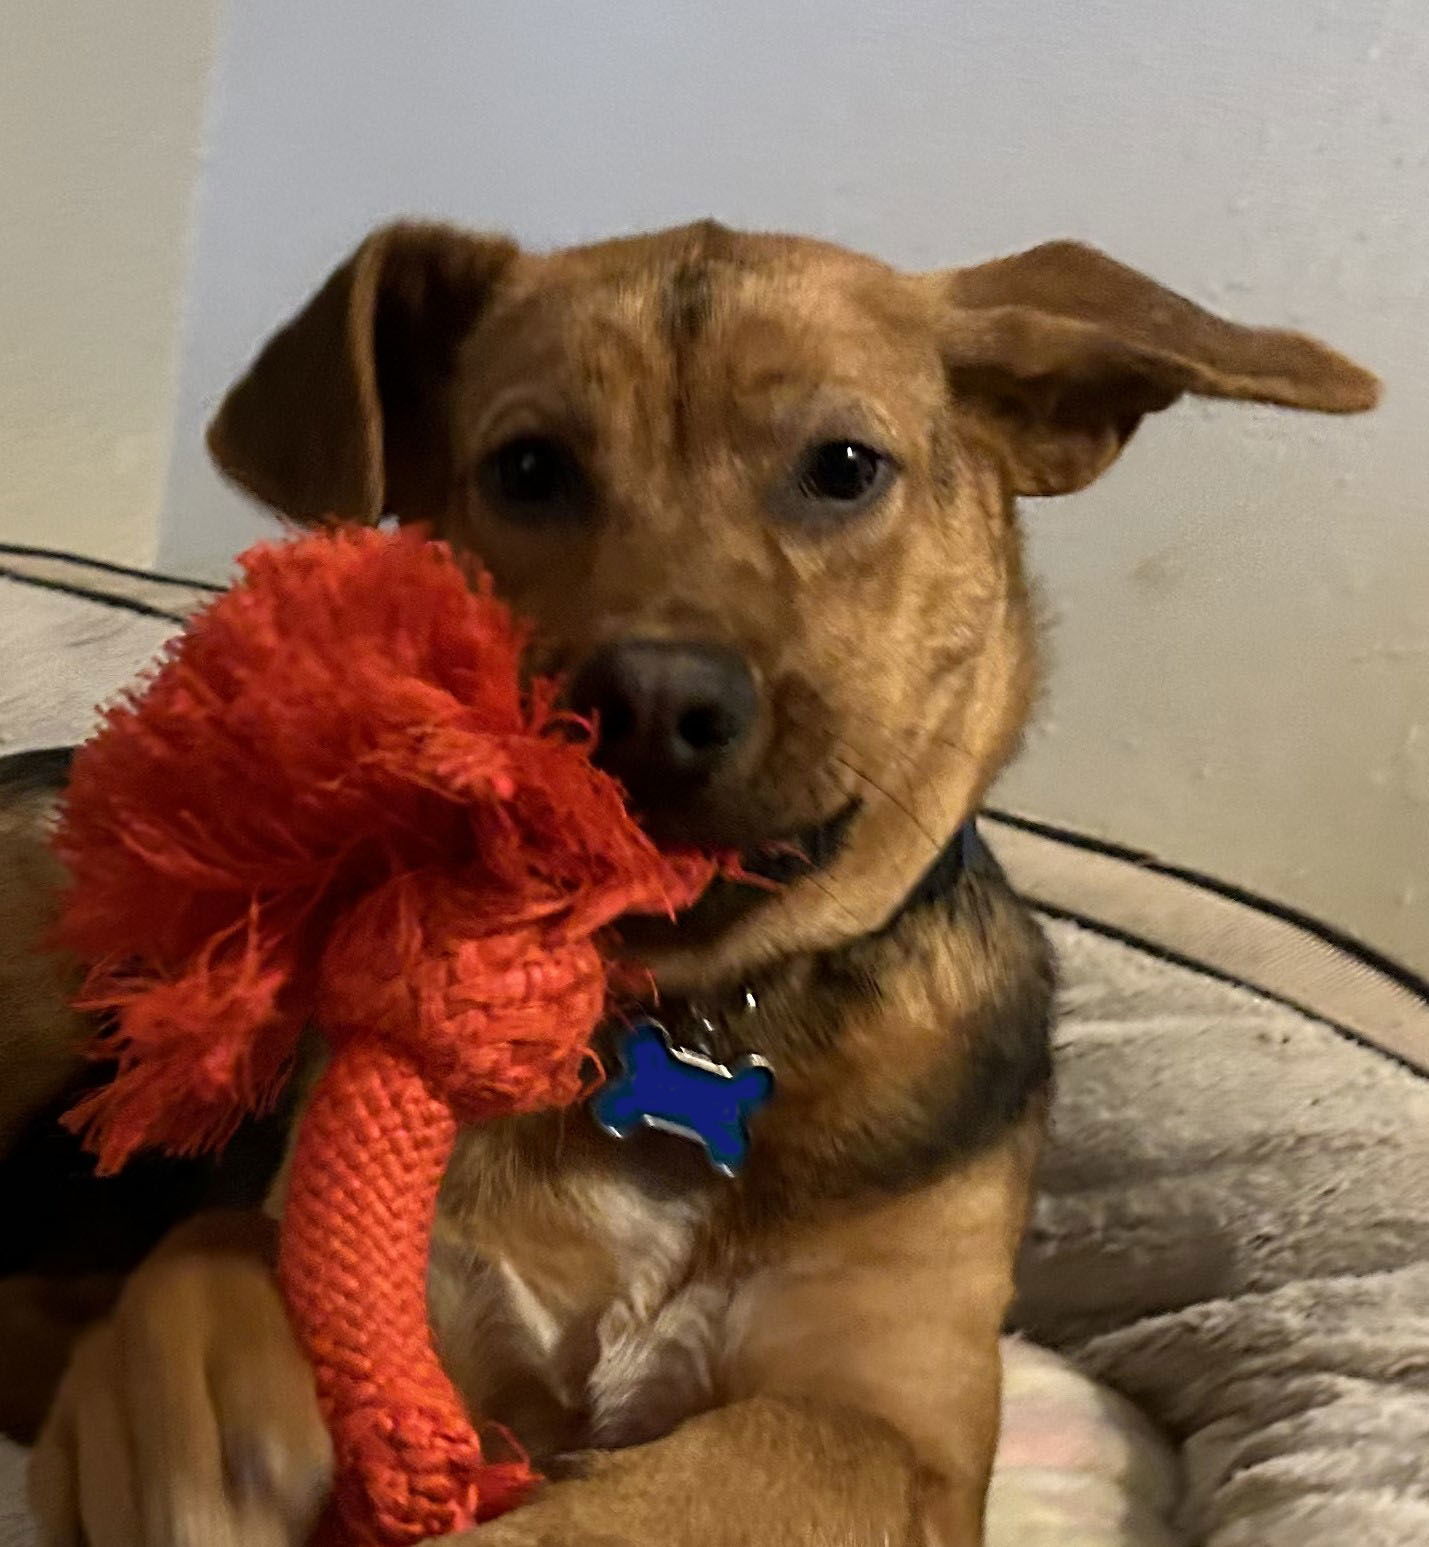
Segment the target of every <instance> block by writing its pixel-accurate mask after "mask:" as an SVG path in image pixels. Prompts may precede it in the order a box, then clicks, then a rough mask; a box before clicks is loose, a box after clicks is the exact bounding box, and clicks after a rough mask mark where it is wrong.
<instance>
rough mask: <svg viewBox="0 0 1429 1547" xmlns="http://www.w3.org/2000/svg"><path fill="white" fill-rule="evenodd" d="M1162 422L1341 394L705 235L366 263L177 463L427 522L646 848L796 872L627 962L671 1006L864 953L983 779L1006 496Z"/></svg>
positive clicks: (428, 249)
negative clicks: (592, 730) (656, 980)
mask: <svg viewBox="0 0 1429 1547" xmlns="http://www.w3.org/2000/svg"><path fill="white" fill-rule="evenodd" d="M1183 393H1196V394H1202V395H1207V396H1213V397H1223V398H1243V399H1252V400H1256V401H1261V402H1270V403H1280V404H1285V405H1288V406H1291V407H1296V408H1308V409H1320V410H1326V411H1330V412H1354V411H1357V410H1361V409H1365V408H1368V407H1370V406H1371V405H1372V404H1373V403H1374V401H1375V397H1376V393H1377V385H1376V383H1375V381H1374V378H1373V377H1371V376H1369V375H1368V374H1367V373H1366V372H1364V371H1363V370H1361V369H1359V368H1358V367H1357V366H1355V365H1353V364H1352V363H1351V362H1349V361H1348V360H1346V359H1344V358H1343V357H1341V356H1340V355H1337V354H1335V353H1334V352H1333V351H1331V350H1329V349H1327V348H1325V347H1324V346H1323V345H1321V344H1318V343H1316V342H1314V341H1313V340H1311V339H1307V338H1304V337H1301V336H1299V335H1296V334H1291V333H1286V332H1281V331H1277V330H1271V329H1257V328H1244V327H1239V326H1237V325H1235V324H1233V323H1229V322H1225V321H1222V320H1221V319H1219V318H1217V317H1213V316H1211V315H1210V314H1208V313H1207V312H1205V311H1202V310H1201V309H1200V308H1198V307H1196V306H1194V305H1192V304H1191V303H1190V302H1188V301H1185V300H1183V299H1181V298H1180V297H1178V296H1175V295H1173V294H1171V293H1170V292H1168V291H1166V290H1164V289H1162V288H1161V287H1160V286H1158V285H1157V284H1155V283H1154V282H1152V281H1151V280H1149V279H1146V278H1144V277H1143V276H1141V275H1140V274H1137V273H1135V272H1133V271H1132V270H1130V269H1127V268H1124V267H1122V266H1121V265H1120V264H1117V263H1114V262H1113V261H1112V260H1111V259H1109V258H1106V257H1104V256H1102V255H1101V254H1100V253H1097V252H1095V251H1092V250H1091V249H1089V248H1086V247H1081V246H1078V245H1075V244H1071V243H1054V244H1051V245H1048V246H1044V247H1039V248H1036V249H1034V250H1033V251H1030V252H1027V253H1024V254H1022V255H1020V256H1017V257H1012V258H1006V259H1002V260H999V261H995V262H991V263H986V264H983V265H981V266H978V267H974V268H968V269H954V270H948V271H944V272H939V273H933V274H903V273H899V272H896V271H895V270H893V269H890V268H888V267H886V266H885V265H884V264H881V263H878V262H876V261H874V260H872V259H869V258H865V257H859V256H856V255H854V254H852V253H848V252H845V251H843V250H841V249H839V248H835V247H831V246H827V245H824V244H821V243H817V242H812V241H803V240H798V239H794V238H788V237H775V236H751V235H741V234H737V233H734V232H730V231H727V230H724V229H723V228H721V227H719V226H716V225H712V224H705V225H699V226H694V227H690V228H685V229H681V230H676V231H670V232H666V233H663V234H661V235H656V236H650V237H641V238H636V239H631V240H623V241H616V242H609V243H605V244H602V245H599V246H595V247H588V248H581V249H576V250H572V251H567V252H560V253H556V254H555V255H552V256H532V255H528V254H526V253H523V252H520V251H519V250H518V249H517V248H516V247H515V246H513V245H512V244H511V243H510V242H508V241H504V240H500V239H493V238H486V237H480V236H473V235H468V234H466V233H462V232H459V231H455V230H451V229H448V228H445V227H433V226H423V225H398V226H393V227H390V228H387V229H385V230H381V231H379V232H377V233H376V234H375V235H373V236H372V237H370V238H369V239H368V240H367V241H366V242H364V243H363V245H362V246H361V247H360V248H359V249H358V251H357V252H356V253H355V254H354V255H353V257H352V258H351V259H350V260H349V261H348V262H347V263H346V264H344V265H343V266H342V267H341V268H340V269H338V270H337V272H336V273H335V274H333V275H332V277H331V278H330V279H329V280H328V281H327V283H326V284H325V285H324V286H323V288H322V289H321V290H320V291H319V292H318V294H317V295H316V296H315V297H314V298H313V300H312V301H311V302H309V304H308V305H307V306H306V308H305V309H304V310H303V311H302V312H300V313H299V315H298V316H297V317H296V318H295V319H294V320H293V321H292V322H291V323H289V324H288V326H287V327H286V328H284V329H283V330H282V331H281V332H280V333H278V334H277V335H276V336H275V337H274V338H273V339H272V340H271V342H270V343H269V344H268V345H267V346H266V348H265V349H264V350H263V351H262V353H261V354H260V355H259V356H258V358H257V360H256V361H255V363H254V364H253V366H252V368H251V369H250V371H249V372H248V374H247V375H246V376H245V377H244V378H243V379H242V380H241V381H240V382H239V383H238V385H237V386H236V387H235V388H234V389H233V391H232V392H231V393H230V395H229V397H228V398H227V400H226V401H225V403H224V404H223V406H222V408H221V409H220V411H219V414H218V416H217V418H216V420H215V421H214V424H213V426H212V429H211V432H210V446H211V449H212V451H213V454H214V456H215V458H216V460H217V461H218V463H219V465H220V467H221V468H222V469H223V470H224V471H225V472H226V473H227V474H229V476H231V477H232V478H234V479H235V480H236V481H237V482H238V483H239V484H241V485H242V486H243V487H245V488H246V489H248V490H249V491H250V492H251V493H253V494H255V495H257V496H258V497H259V498H260V499H262V500H264V501H266V502H267V503H268V504H270V505H272V506H274V507H276V509H277V510H279V511H280V512H282V513H284V514H286V515H287V516H289V517H291V518H293V519H296V520H298V521H304V522H311V521H319V520H328V519H340V520H351V521H373V520H376V519H378V518H379V517H381V516H383V515H384V514H388V513H395V514H397V515H398V516H400V517H401V518H403V519H409V520H423V521H428V522H430V523H432V524H433V525H434V526H435V528H436V529H437V531H438V532H440V533H441V534H442V535H443V536H445V537H447V538H448V539H450V540H451V541H452V542H453V543H455V544H457V545H459V546H461V547H463V548H469V549H473V550H475V551H476V552H477V553H478V554H479V555H480V556H481V558H482V559H483V560H484V561H485V563H486V564H487V566H488V567H489V568H490V569H491V571H492V572H493V574H494V575H495V577H496V580H497V584H498V586H499V588H500V589H501V591H502V592H503V594H504V595H505V596H506V597H507V598H508V599H509V600H510V601H511V602H512V604H513V605H514V606H515V607H516V608H517V609H519V611H520V612H522V613H523V614H525V615H526V616H527V617H528V618H529V619H531V620H532V621H533V622H534V624H535V627H536V637H535V644H534V647H533V654H534V657H535V660H534V664H535V665H537V666H539V667H540V668H543V669H554V670H558V671H560V672H563V673H565V674H566V675H567V677H568V679H569V681H570V683H571V691H572V694H573V697H574V698H575V700H576V702H577V704H578V706H579V707H581V708H584V709H589V710H593V711H594V712H595V713H596V714H597V716H598V719H599V724H600V728H601V748H600V752H601V756H602V757H603V758H604V759H605V760H606V761H607V763H608V764H609V766H610V767H611V768H612V769H613V770H614V771H615V772H617V773H618V774H619V775H620V776H621V778H622V779H623V780H624V781H625V783H626V784H627V786H628V788H629V789H630V791H631V792H632V795H633V797H634V800H635V802H636V804H637V806H638V807H639V808H640V809H641V810H642V812H643V813H644V815H645V817H646V819H647V820H648V821H649V823H650V824H651V825H652V827H653V828H654V829H655V830H656V832H657V833H663V834H666V835H671V836H678V837H681V838H689V839H695V840H709V841H716V842H719V843H721V844H736V845H738V846H740V847H741V848H743V849H744V850H745V851H746V852H748V853H750V854H751V855H752V856H753V855H757V854H759V853H760V852H761V851H763V850H764V849H765V848H766V846H768V845H769V844H771V843H777V842H783V841H787V842H793V843H796V844H803V845H805V846H807V847H809V848H810V849H811V850H812V851H813V852H814V853H815V854H817V855H818V857H819V858H820V860H821V861H822V864H821V866H820V868H819V869H818V870H817V871H816V872H814V873H811V874H808V875H807V876H805V877H803V878H802V879H800V880H797V881H795V882H794V883H793V884H791V885H789V886H788V887H786V888H785V889H784V890H782V891H781V892H779V893H778V894H777V895H775V896H772V897H768V898H764V899H762V900H752V899H755V898H756V897H757V894H750V897H749V898H746V899H744V900H743V901H742V903H741V905H740V906H738V907H734V908H730V907H726V906H721V905H719V904H712V906H711V907H710V908H708V909H706V910H705V911H704V913H703V914H702V915H699V916H697V917H696V918H695V919H694V920H693V921H691V922H690V923H688V924H686V925H685V926H684V927H683V929H682V930H681V931H680V932H678V933H675V934H672V935H671V936H670V937H669V938H668V939H655V938H651V939H649V940H647V941H645V942H644V947H643V948H644V949H645V950H647V951H648V952H649V953H650V955H651V957H652V959H653V960H655V962H656V963H657V965H658V966H659V967H660V970H661V972H662V974H663V976H664V977H665V979H666V980H667V982H670V983H672V984H675V985H683V986H690V985H692V984H696V983H698V982H700V981H701V980H703V979H708V978H709V977H711V976H719V975H724V974H726V973H728V972H732V971H737V970H742V969H743V968H745V967H747V966H749V965H752V964H753V963H754V962H756V961H757V960H759V959H760V958H768V957H770V956H773V955H775V954H779V953H783V952H786V951H789V950H793V949H810V948H816V947H820V946H825V945H829V944H831V943H833V942H834V941H836V940H837V939H839V938H841V937H844V936H847V935H849V934H852V933H855V932H863V931H866V930H868V929H870V928H873V927H876V926H877V925H878V924H879V923H881V922H882V921H883V920H884V919H885V918H886V917H887V916H888V915H889V914H890V912H891V911H892V910H893V909H894V908H895V907H896V906H897V904H898V902H899V900H900V899H901V898H902V897H903V895H904V894H905V893H906V892H907V891H908V889H909V888H910V887H911V886H912V885H913V884H914V882H915V881H916V878H917V876H918V874H919V873H920V871H921V870H922V869H923V868H924V867H926V865H927V864H928V863H929V862H930V860H931V858H932V857H933V856H934V854H935V853H936V852H937V850H938V849H939V848H940V847H941V846H942V844H943V843H944V842H945V841H946V840H947V838H948V837H949V835H950V834H951V833H952V832H953V830H954V829H955V828H956V827H957V825H958V824H959V823H960V822H961V821H962V820H963V819H964V817H965V816H966V815H967V813H968V812H969V811H971V810H972V809H973V808H974V806H975V805H976V803H977V801H978V800H979V798H980V797H981V795H982V793H983V791H984V790H985V788H986V787H987V785H988V783H989V781H990V780H991V779H992V777H993V776H994V774H995V773H996V772H997V770H998V769H999V767H1000V766H1001V765H1002V763H1003V762H1004V761H1005V759H1006V758H1007V756H1008V755H1009V753H1010V752H1011V750H1012V748H1013V747H1014V745H1015V743H1016V741H1017V738H1018V735H1019V733H1020V731H1021V728H1022V724H1023V721H1024V718H1025V716H1026V714H1027V710H1028V705H1029V703H1030V700H1031V696H1032V693H1033V688H1034V682H1035V677H1036V658H1035V642H1034V638H1033V626H1032V620H1031V616H1030V608H1029V603H1028V598H1027V591H1026V587H1025V584H1024V581H1023V576H1022V570H1021V560H1020V553H1019V543H1018V537H1017V530H1016V526H1015V522H1014V499H1015V497H1016V496H1017V495H1049V494H1066V493H1070V492H1071V491H1073V490H1075V489H1079V488H1081V487H1083V486H1084V485H1085V484H1087V483H1089V482H1090V481H1091V480H1092V479H1094V478H1095V477H1096V476H1097V475H1098V474H1099V473H1100V472H1101V471H1102V470H1103V469H1104V468H1106V467H1107V466H1108V465H1109V464H1110V463H1111V462H1112V461H1113V460H1114V459H1115V458H1116V456H1117V455H1118V453H1119V452H1120V451H1121V448H1122V447H1123V446H1124V445H1125V443H1126V441H1127V439H1128V438H1129V437H1130V435H1131V434H1132V432H1133V431H1134V430H1135V428H1136V426H1137V424H1138V423H1139V422H1140V420H1141V419H1142V417H1143V416H1144V415H1145V414H1147V413H1150V412H1154V411H1156V410H1159V409H1163V408H1166V407H1167V406H1169V405H1170V404H1171V403H1173V402H1174V401H1175V400H1176V399H1177V398H1178V397H1180V396H1181V395H1182V394H1183Z"/></svg>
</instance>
